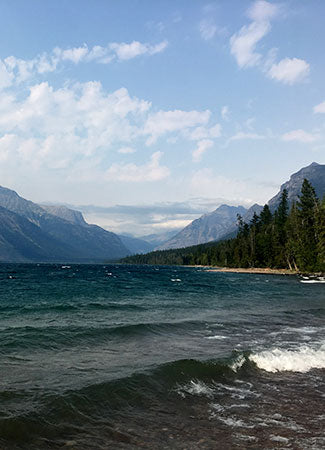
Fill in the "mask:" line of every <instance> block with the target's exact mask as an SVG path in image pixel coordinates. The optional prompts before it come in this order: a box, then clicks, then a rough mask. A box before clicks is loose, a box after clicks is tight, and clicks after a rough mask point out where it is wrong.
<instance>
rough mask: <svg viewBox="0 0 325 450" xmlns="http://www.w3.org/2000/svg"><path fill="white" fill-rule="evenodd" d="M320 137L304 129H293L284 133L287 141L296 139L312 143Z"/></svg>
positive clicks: (283, 138) (304, 142) (284, 139)
mask: <svg viewBox="0 0 325 450" xmlns="http://www.w3.org/2000/svg"><path fill="white" fill-rule="evenodd" d="M318 139H319V136H318V135H317V134H312V133H308V132H307V131H304V130H301V129H299V130H293V131H289V132H288V133H285V134H283V135H282V140H283V141H286V142H290V141H295V142H301V143H303V144H310V143H312V142H315V141H317V140H318Z"/></svg>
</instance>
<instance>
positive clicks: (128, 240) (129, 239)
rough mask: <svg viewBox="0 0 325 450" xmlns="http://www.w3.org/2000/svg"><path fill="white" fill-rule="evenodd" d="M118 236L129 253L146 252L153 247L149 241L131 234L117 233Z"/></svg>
mask: <svg viewBox="0 0 325 450" xmlns="http://www.w3.org/2000/svg"><path fill="white" fill-rule="evenodd" d="M118 237H119V238H120V239H121V241H122V243H123V244H124V245H125V247H126V248H127V249H128V250H129V254H130V255H134V254H140V253H148V252H151V251H152V250H153V249H154V248H155V246H154V245H152V244H150V243H149V242H147V241H145V240H143V239H138V238H135V237H133V236H129V235H125V234H119V235H118Z"/></svg>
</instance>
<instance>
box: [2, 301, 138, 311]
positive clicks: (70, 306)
mask: <svg viewBox="0 0 325 450" xmlns="http://www.w3.org/2000/svg"><path fill="white" fill-rule="evenodd" d="M145 309H147V308H146V307H145V306H141V305H134V304H130V303H115V302H88V303H87V302H84V303H80V302H70V303H66V302H65V303H54V304H49V303H43V304H30V305H22V304H21V303H18V304H10V305H9V304H4V305H0V312H6V311H17V312H19V314H24V313H25V314H30V313H33V312H35V313H37V314H41V313H43V312H67V311H79V310H107V311H109V310H128V311H142V310H145Z"/></svg>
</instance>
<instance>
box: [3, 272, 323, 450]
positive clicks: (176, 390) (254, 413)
mask: <svg viewBox="0 0 325 450" xmlns="http://www.w3.org/2000/svg"><path fill="white" fill-rule="evenodd" d="M0 314H1V316H0V318H1V319H0V448H1V449H12V448H17V449H18V448H22V449H34V448H35V449H43V448H45V449H47V448H49V449H52V448H53V449H56V448H74V449H92V448H98V449H101V448H103V449H107V448H110V449H119V448H122V449H132V448H150V449H156V448H157V449H163V448H166V449H169V448H172V449H174V448H175V449H197V448H199V449H201V448H202V449H222V450H224V449H233V448H235V449H237V448H238V449H245V448H252V449H262V448H263V449H264V448H294V449H321V448H325V437H324V429H325V377H324V375H325V285H324V284H317V283H314V284H307V283H301V280H300V279H299V278H298V277H294V276H274V275H256V274H233V273H212V272H207V271H205V270H204V269H199V268H184V267H156V266H123V265H106V266H104V265H71V266H62V265H50V264H49V265H46V264H42V265H36V264H35V265H32V264H30V265H28V264H2V265H1V266H0Z"/></svg>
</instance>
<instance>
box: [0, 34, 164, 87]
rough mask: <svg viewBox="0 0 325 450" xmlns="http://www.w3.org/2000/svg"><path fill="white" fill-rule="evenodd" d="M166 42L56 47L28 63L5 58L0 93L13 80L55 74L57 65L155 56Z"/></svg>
mask: <svg viewBox="0 0 325 450" xmlns="http://www.w3.org/2000/svg"><path fill="white" fill-rule="evenodd" d="M167 45H168V42H167V41H162V42H160V43H158V44H156V45H151V44H148V43H141V42H138V41H133V42H131V43H130V44H128V43H124V42H123V43H116V42H115V43H110V44H108V45H107V46H106V47H102V46H100V45H95V46H94V47H92V48H91V49H89V48H88V46H87V45H86V44H84V45H83V46H81V47H74V48H67V49H62V48H59V47H55V48H54V49H53V51H52V52H51V53H42V54H40V55H37V56H36V57H35V58H33V59H30V60H24V59H19V58H16V57H15V56H8V57H7V58H5V59H4V61H1V60H0V89H1V88H3V87H7V86H10V85H11V84H12V83H13V81H14V80H15V81H16V82H17V83H22V82H24V81H26V80H28V79H29V78H32V77H35V76H36V75H40V74H45V73H48V72H53V71H55V70H56V69H57V68H58V66H59V64H62V63H63V62H67V61H68V62H72V63H74V64H80V63H86V62H91V61H94V62H97V63H100V64H108V63H110V62H112V61H113V60H114V59H115V60H118V61H123V60H128V59H132V58H135V57H136V56H140V55H144V54H147V55H155V54H156V53H160V52H162V51H164V50H165V49H166V48H167Z"/></svg>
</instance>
